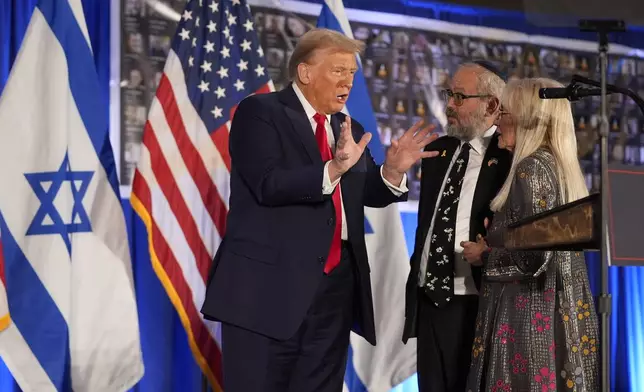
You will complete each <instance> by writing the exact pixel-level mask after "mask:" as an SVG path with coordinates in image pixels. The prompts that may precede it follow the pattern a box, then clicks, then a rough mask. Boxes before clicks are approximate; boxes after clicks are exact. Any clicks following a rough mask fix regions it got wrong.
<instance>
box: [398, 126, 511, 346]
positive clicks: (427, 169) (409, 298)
mask: <svg viewBox="0 0 644 392" xmlns="http://www.w3.org/2000/svg"><path fill="white" fill-rule="evenodd" d="M459 145H460V141H459V140H458V139H456V138H454V137H449V136H443V137H440V138H438V139H436V140H435V141H434V142H433V143H431V144H430V145H428V146H427V148H426V150H429V151H439V156H438V157H435V158H429V159H423V162H422V169H421V170H422V177H421V185H420V201H419V203H418V226H417V228H416V239H415V244H414V253H413V254H412V256H411V272H410V273H409V278H408V279H407V288H406V301H405V328H404V331H403V342H405V343H406V342H407V340H408V339H409V338H412V337H416V336H417V334H416V316H417V314H416V313H417V306H418V302H417V301H418V298H417V297H418V274H419V271H420V257H421V254H422V252H423V247H424V246H425V238H426V237H427V234H428V231H429V227H430V225H431V222H432V217H433V215H434V208H435V206H436V202H437V200H438V194H439V192H440V189H441V186H442V184H443V179H444V178H445V175H446V174H447V169H448V168H449V164H450V162H451V161H452V157H453V156H454V153H455V152H456V149H457V148H458V146H459ZM443 152H444V156H443ZM511 161H512V158H511V156H510V153H509V152H508V151H506V150H502V149H500V148H499V146H498V133H495V134H494V136H493V137H492V139H491V140H490V144H489V145H488V148H487V150H486V152H485V156H484V157H483V162H482V164H481V171H480V173H479V177H478V180H477V182H476V190H475V191H474V200H473V202H472V213H471V220H470V241H475V240H476V235H477V234H483V235H485V234H486V232H485V226H484V223H483V222H484V221H485V218H489V219H490V221H491V218H492V211H491V210H490V202H491V201H492V199H493V198H494V197H495V196H496V194H497V193H498V191H499V190H500V189H501V186H503V183H504V182H505V178H506V177H507V175H508V171H509V170H510V164H511ZM481 272H482V268H481V267H472V276H473V278H474V282H475V284H476V286H477V288H479V287H480V285H481Z"/></svg>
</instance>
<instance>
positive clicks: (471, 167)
mask: <svg viewBox="0 0 644 392" xmlns="http://www.w3.org/2000/svg"><path fill="white" fill-rule="evenodd" d="M494 131H496V126H492V127H491V128H490V129H488V130H487V131H486V132H485V133H484V134H483V137H479V138H476V139H474V140H472V141H471V142H470V146H471V147H472V148H471V149H470V157H469V160H468V161H467V169H466V170H465V177H464V178H463V185H462V187H461V194H460V195H459V201H458V211H457V212H456V236H455V237H454V238H455V240H454V295H470V294H478V291H477V290H476V285H475V284H474V279H473V278H472V269H471V268H470V265H469V263H468V262H467V260H465V258H464V257H463V247H462V246H461V241H469V240H470V218H471V215H472V202H473V201H474V191H475V190H476V183H477V181H478V177H479V173H480V172H481V165H482V164H483V158H484V157H485V151H486V150H487V147H488V145H489V144H490V140H491V139H492V136H494ZM463 144H464V143H463V142H461V144H460V146H459V147H458V148H457V149H456V151H455V152H454V156H453V157H452V161H451V163H450V165H449V168H448V169H447V172H446V173H445V178H443V185H441V189H440V192H438V199H437V200H436V205H435V206H434V215H433V216H432V223H431V225H430V227H429V231H428V232H427V238H425V246H424V247H423V253H422V254H421V256H420V274H419V277H418V278H419V279H418V280H419V282H418V283H419V285H420V286H423V283H424V282H425V274H426V272H427V259H428V257H429V247H430V244H431V241H428V239H429V238H431V237H432V231H433V230H434V218H435V217H436V210H437V209H438V206H439V204H440V201H441V197H442V195H443V188H445V182H446V181H447V177H448V175H449V172H450V171H451V170H452V166H453V165H454V162H455V161H456V158H457V157H458V154H459V153H460V151H461V148H462V147H463ZM432 159H437V158H432ZM423 175H431V173H423Z"/></svg>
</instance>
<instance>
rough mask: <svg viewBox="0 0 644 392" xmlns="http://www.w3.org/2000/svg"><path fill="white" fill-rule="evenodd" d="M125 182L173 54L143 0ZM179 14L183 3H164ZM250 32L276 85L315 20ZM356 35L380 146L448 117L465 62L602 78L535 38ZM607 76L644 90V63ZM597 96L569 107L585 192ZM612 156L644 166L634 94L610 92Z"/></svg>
mask: <svg viewBox="0 0 644 392" xmlns="http://www.w3.org/2000/svg"><path fill="white" fill-rule="evenodd" d="M122 1H123V5H122V8H121V9H122V26H123V27H122V40H123V42H122V48H123V49H122V63H121V64H122V65H121V77H122V82H121V105H122V116H121V151H122V154H121V176H120V178H121V185H129V184H130V182H131V181H132V176H133V173H134V168H135V167H136V162H137V160H138V156H139V149H140V143H141V137H142V134H143V127H144V125H145V121H146V119H147V110H148V108H149V105H150V102H151V99H152V98H153V97H154V94H155V91H156V87H157V85H158V83H159V79H160V76H161V72H162V70H163V66H164V62H165V58H166V56H167V53H168V51H169V50H170V45H171V40H172V37H173V35H174V30H175V27H176V24H175V23H174V22H172V21H169V20H168V19H167V18H166V17H164V16H162V15H159V14H157V13H156V12H155V11H153V10H151V9H150V8H149V7H148V6H147V5H146V4H145V3H144V2H142V1H140V0H122ZM166 3H168V4H169V5H171V6H172V7H174V9H175V10H176V11H177V12H179V13H180V12H182V9H183V6H185V0H172V1H166ZM252 12H253V16H254V18H255V29H256V31H257V32H258V34H259V37H260V41H261V43H262V46H263V48H264V53H265V55H266V60H267V63H268V67H269V69H268V70H269V72H270V76H271V78H272V80H273V82H274V84H275V88H276V90H280V89H282V88H284V87H286V86H287V85H288V83H289V80H288V72H287V62H288V59H289V56H290V54H291V53H292V51H293V48H294V47H295V44H296V42H297V40H298V38H299V37H300V36H301V35H302V34H304V33H305V32H306V31H308V30H309V29H310V28H312V27H313V26H314V25H315V23H316V19H317V16H311V15H303V14H293V13H290V12H283V11H281V10H279V9H273V8H264V7H253V8H252ZM351 27H352V28H353V34H354V36H355V38H357V39H360V40H362V41H364V42H365V43H366V49H365V53H364V56H363V57H362V65H363V70H364V74H365V78H366V80H367V83H368V89H369V92H370V96H371V104H372V106H373V110H374V112H375V115H376V119H377V123H378V129H377V130H368V131H371V132H374V135H375V132H377V133H378V135H379V137H380V140H381V141H382V143H383V145H384V146H385V147H387V146H389V145H390V144H391V140H392V139H395V138H397V137H399V136H400V135H401V134H402V133H403V132H404V131H405V130H406V129H408V128H409V127H410V126H411V125H412V124H413V123H414V122H416V121H417V120H418V119H420V118H424V119H426V120H427V121H431V122H434V123H435V124H436V125H437V126H438V128H437V129H438V132H439V133H442V129H441V126H440V125H441V124H444V123H445V114H444V107H445V103H444V102H443V101H442V100H441V98H440V94H439V92H440V90H442V89H443V88H446V87H447V85H448V84H449V77H450V75H452V74H453V73H454V71H455V69H456V68H457V67H458V66H459V65H460V64H462V63H464V62H467V61H468V60H475V59H486V60H489V61H492V62H494V63H495V64H496V65H497V66H499V67H500V68H501V69H503V70H504V71H505V72H507V73H508V75H509V77H510V78H521V77H537V76H543V77H549V78H553V79H556V80H559V81H560V82H562V83H563V84H568V82H569V81H570V78H571V76H572V75H573V74H579V75H583V76H586V77H589V78H591V79H594V80H599V73H598V62H597V55H596V53H591V52H585V51H578V52H575V51H571V50H563V49H561V48H554V47H544V46H536V45H533V44H523V43H508V42H502V41H498V40H491V39H481V38H471V37H465V36H461V35H456V34H445V33H440V32H433V31H427V30H420V29H410V28H392V27H387V26H381V25H377V24H372V23H369V24H367V23H358V22H353V21H352V22H351ZM608 71H609V76H608V82H609V83H612V84H617V85H619V86H623V87H628V88H631V89H632V90H634V91H635V92H636V93H638V94H639V95H640V96H644V60H642V59H639V58H634V57H624V56H610V57H609V69H608ZM599 108H600V100H599V97H592V98H586V99H583V100H580V101H578V102H574V103H573V114H574V118H575V124H576V131H577V139H578V145H579V158H580V162H581V164H582V167H583V169H584V172H585V174H586V179H587V183H588V186H589V188H591V189H592V190H593V191H594V190H596V189H597V187H598V186H599V184H598V179H599V178H598V176H597V173H598V170H597V162H598V160H599V147H598V144H597V140H598V137H597V134H598V132H597V131H598V127H599ZM609 128H610V138H609V160H610V161H613V162H620V163H625V164H628V165H642V164H644V116H642V114H641V112H640V111H639V108H638V107H637V106H636V105H635V103H634V102H633V101H632V100H631V99H630V98H626V97H624V96H622V95H611V96H609ZM408 176H409V180H410V184H409V189H410V195H409V199H410V200H417V199H418V194H419V185H420V176H421V173H420V168H419V165H418V166H416V167H414V168H412V169H411V170H410V172H409V173H408Z"/></svg>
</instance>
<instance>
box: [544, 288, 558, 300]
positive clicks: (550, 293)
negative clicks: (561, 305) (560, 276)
mask: <svg viewBox="0 0 644 392" xmlns="http://www.w3.org/2000/svg"><path fill="white" fill-rule="evenodd" d="M543 299H544V300H545V301H546V302H552V301H553V300H554V299H555V289H553V288H552V287H551V288H549V289H548V290H546V291H544V292H543Z"/></svg>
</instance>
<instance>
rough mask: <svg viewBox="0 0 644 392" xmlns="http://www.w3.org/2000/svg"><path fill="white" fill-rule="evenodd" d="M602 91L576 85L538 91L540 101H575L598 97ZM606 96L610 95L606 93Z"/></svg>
mask: <svg viewBox="0 0 644 392" xmlns="http://www.w3.org/2000/svg"><path fill="white" fill-rule="evenodd" d="M601 94H602V89H601V88H598V87H581V86H579V85H577V84H573V85H568V86H567V87H547V88H540V89H539V98H541V99H567V100H569V101H577V100H578V99H579V98H584V97H593V96H600V95H601ZM606 94H611V92H610V91H607V92H606Z"/></svg>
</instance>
